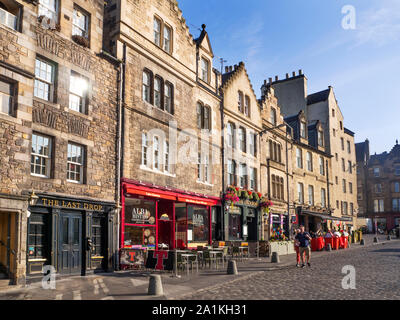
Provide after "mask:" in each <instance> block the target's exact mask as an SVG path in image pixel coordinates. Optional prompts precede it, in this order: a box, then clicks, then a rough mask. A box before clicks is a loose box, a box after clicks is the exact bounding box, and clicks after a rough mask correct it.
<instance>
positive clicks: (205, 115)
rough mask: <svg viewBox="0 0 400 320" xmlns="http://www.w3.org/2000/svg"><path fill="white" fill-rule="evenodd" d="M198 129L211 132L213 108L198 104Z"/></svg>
mask: <svg viewBox="0 0 400 320" xmlns="http://www.w3.org/2000/svg"><path fill="white" fill-rule="evenodd" d="M197 127H198V128H199V129H207V130H211V108H210V107H208V106H203V105H202V104H201V103H200V102H198V103H197Z"/></svg>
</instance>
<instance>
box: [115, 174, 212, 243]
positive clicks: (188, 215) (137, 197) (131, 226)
mask: <svg viewBox="0 0 400 320" xmlns="http://www.w3.org/2000/svg"><path fill="white" fill-rule="evenodd" d="M218 202H219V198H217V197H207V196H200V195H198V194H194V193H188V192H183V191H180V190H177V189H174V190H172V189H165V188H161V187H157V188H156V187H154V186H152V185H148V184H144V183H139V182H137V183H133V182H123V183H122V217H121V242H120V247H121V248H130V249H146V250H158V249H160V250H171V249H175V248H179V249H184V248H195V247H197V246H198V245H207V244H210V243H211V234H212V223H211V208H212V207H213V206H215V205H217V204H218Z"/></svg>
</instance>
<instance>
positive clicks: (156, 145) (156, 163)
mask: <svg viewBox="0 0 400 320" xmlns="http://www.w3.org/2000/svg"><path fill="white" fill-rule="evenodd" d="M160 154H161V152H160V138H159V137H158V136H156V135H154V136H153V170H157V171H161V170H160V165H161V161H160Z"/></svg>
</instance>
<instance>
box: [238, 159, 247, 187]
mask: <svg viewBox="0 0 400 320" xmlns="http://www.w3.org/2000/svg"><path fill="white" fill-rule="evenodd" d="M247 178H248V177H247V164H245V163H241V164H240V165H239V187H241V188H244V187H246V184H247ZM242 180H243V181H242ZM242 182H243V183H242Z"/></svg>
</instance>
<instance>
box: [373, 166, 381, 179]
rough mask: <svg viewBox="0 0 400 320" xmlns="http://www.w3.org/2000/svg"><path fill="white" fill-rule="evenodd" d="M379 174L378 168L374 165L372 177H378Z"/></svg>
mask: <svg viewBox="0 0 400 320" xmlns="http://www.w3.org/2000/svg"><path fill="white" fill-rule="evenodd" d="M379 176H380V168H378V167H375V168H374V177H379Z"/></svg>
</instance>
